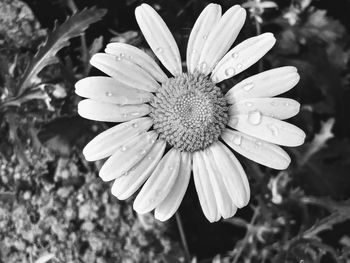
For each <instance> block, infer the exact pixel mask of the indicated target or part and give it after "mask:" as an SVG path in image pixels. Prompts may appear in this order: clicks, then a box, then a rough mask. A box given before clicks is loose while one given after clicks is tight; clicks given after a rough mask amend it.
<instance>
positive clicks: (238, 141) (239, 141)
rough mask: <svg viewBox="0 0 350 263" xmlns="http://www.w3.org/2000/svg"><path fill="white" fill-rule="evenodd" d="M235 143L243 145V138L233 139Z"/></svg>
mask: <svg viewBox="0 0 350 263" xmlns="http://www.w3.org/2000/svg"><path fill="white" fill-rule="evenodd" d="M233 143H234V144H236V145H241V144H242V136H239V135H238V136H236V137H234V138H233Z"/></svg>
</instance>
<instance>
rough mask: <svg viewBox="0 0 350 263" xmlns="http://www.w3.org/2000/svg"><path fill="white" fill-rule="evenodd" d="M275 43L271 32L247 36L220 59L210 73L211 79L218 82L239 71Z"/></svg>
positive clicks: (254, 61)
mask: <svg viewBox="0 0 350 263" xmlns="http://www.w3.org/2000/svg"><path fill="white" fill-rule="evenodd" d="M275 43H276V39H275V37H274V36H273V34H271V33H264V34H261V35H259V36H256V37H251V38H248V39H247V40H245V41H243V42H242V43H240V44H239V45H237V46H235V47H234V48H233V49H232V50H231V51H230V52H228V53H227V54H226V55H225V56H224V57H223V58H222V59H221V60H220V62H219V63H218V64H217V66H216V67H215V69H214V71H213V73H212V76H211V78H212V80H214V82H220V81H223V80H225V79H228V78H231V77H233V76H235V75H237V74H238V73H241V72H242V71H243V70H245V69H247V68H249V67H250V66H251V65H253V64H255V63H256V62H257V61H258V60H259V59H260V58H262V57H263V56H264V55H265V54H266V53H267V52H268V51H269V50H270V49H271V48H272V47H273V45H274V44H275Z"/></svg>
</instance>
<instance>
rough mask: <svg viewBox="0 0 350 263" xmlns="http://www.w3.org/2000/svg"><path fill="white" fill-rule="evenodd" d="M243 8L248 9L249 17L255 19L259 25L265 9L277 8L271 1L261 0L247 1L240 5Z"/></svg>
mask: <svg viewBox="0 0 350 263" xmlns="http://www.w3.org/2000/svg"><path fill="white" fill-rule="evenodd" d="M242 6H243V7H244V8H248V9H249V13H250V15H251V16H252V17H253V18H254V19H255V21H256V22H257V23H259V24H261V23H262V22H263V19H262V17H261V16H262V14H263V13H264V12H265V9H268V8H276V9H277V8H278V5H277V4H276V3H275V2H273V1H261V0H249V1H247V2H245V3H244V4H242Z"/></svg>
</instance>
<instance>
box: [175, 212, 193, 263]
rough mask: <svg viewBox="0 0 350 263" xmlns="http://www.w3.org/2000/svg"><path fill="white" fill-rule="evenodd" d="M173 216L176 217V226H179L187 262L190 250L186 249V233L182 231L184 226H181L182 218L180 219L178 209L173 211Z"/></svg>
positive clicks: (189, 259) (189, 258) (189, 260)
mask: <svg viewBox="0 0 350 263" xmlns="http://www.w3.org/2000/svg"><path fill="white" fill-rule="evenodd" d="M175 217H176V223H177V227H178V228H179V232H180V237H181V242H182V246H183V249H184V251H185V258H186V262H188V263H189V262H191V255H190V251H189V249H188V245H187V241H186V235H185V231H184V228H183V225H182V220H181V217H180V213H179V211H177V212H176V213H175Z"/></svg>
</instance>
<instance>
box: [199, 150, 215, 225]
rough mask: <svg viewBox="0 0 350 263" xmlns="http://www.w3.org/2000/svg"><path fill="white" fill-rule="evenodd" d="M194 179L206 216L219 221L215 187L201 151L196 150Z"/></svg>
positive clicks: (211, 220) (212, 220) (210, 219)
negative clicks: (201, 156)
mask: <svg viewBox="0 0 350 263" xmlns="http://www.w3.org/2000/svg"><path fill="white" fill-rule="evenodd" d="M193 179H194V184H195V186H196V190H197V194H198V199H199V202H200V204H201V207H202V210H203V213H204V215H205V217H206V218H207V219H208V220H209V222H211V223H212V222H216V221H218V220H219V219H220V214H219V211H218V208H217V205H216V200H215V195H214V192H213V187H212V185H211V182H210V179H209V175H208V171H207V169H205V166H204V164H203V162H202V159H201V158H200V154H199V152H194V154H193Z"/></svg>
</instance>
